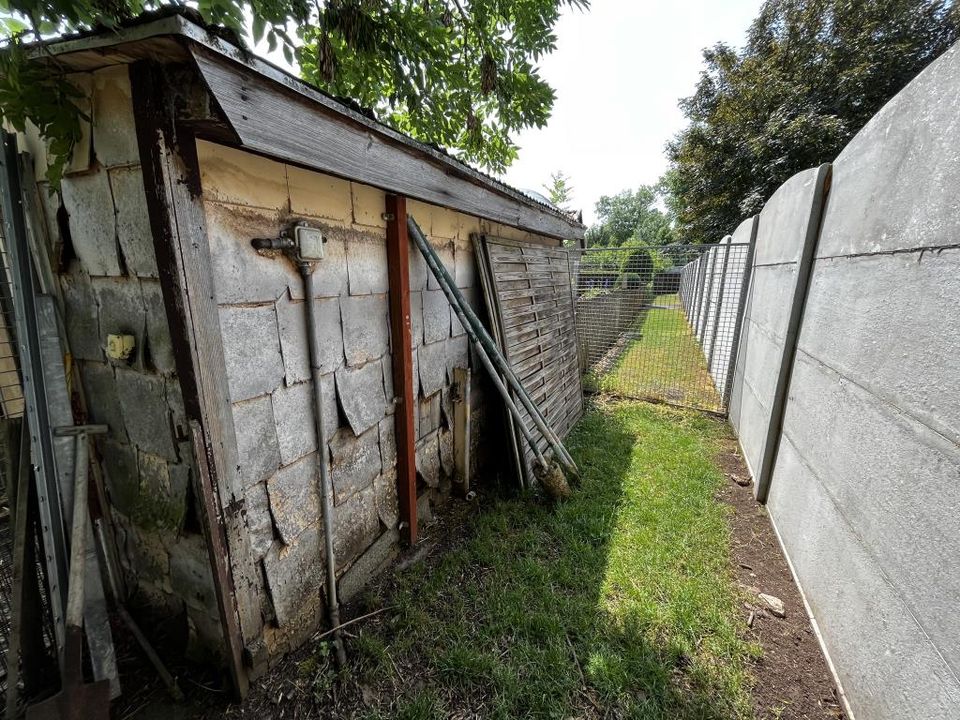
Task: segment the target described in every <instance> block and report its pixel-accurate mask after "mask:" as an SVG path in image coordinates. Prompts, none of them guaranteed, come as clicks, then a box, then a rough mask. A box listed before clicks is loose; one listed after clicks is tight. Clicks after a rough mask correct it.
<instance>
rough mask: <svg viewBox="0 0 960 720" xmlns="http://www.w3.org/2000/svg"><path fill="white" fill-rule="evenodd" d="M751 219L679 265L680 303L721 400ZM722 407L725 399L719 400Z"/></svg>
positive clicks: (745, 274)
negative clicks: (706, 249) (707, 248)
mask: <svg viewBox="0 0 960 720" xmlns="http://www.w3.org/2000/svg"><path fill="white" fill-rule="evenodd" d="M751 229H752V223H750V224H749V226H748V224H747V223H744V225H741V227H740V228H738V229H737V232H736V233H734V235H733V236H732V237H731V236H730V235H727V236H726V237H725V238H724V239H723V240H722V241H720V243H719V244H718V245H716V246H715V247H713V248H711V249H710V250H708V251H707V252H705V253H703V254H702V255H700V256H699V257H698V258H697V259H696V260H691V261H690V262H688V263H687V264H686V265H684V266H683V273H682V274H681V276H680V288H679V289H680V304H681V305H682V306H683V310H684V312H685V313H686V316H687V320H688V322H689V323H690V328H691V330H692V331H693V334H694V337H696V338H697V342H699V343H700V347H701V348H702V349H703V355H704V358H705V359H706V361H707V369H708V370H709V371H710V377H711V378H713V383H714V385H715V386H716V388H717V392H718V393H719V394H720V395H721V397H723V398H724V399H726V397H727V390H728V387H727V385H728V378H729V377H730V374H731V372H732V370H733V368H732V367H731V362H732V361H733V360H734V359H735V356H734V353H735V348H736V345H737V340H738V337H739V333H740V323H739V318H740V317H741V314H742V310H743V308H742V307H741V302H740V300H741V290H742V288H743V284H744V280H745V279H747V280H749V272H750V254H751V250H752V245H751V243H752V241H753V235H752V233H751ZM722 404H723V406H724V407H726V402H723V403H722Z"/></svg>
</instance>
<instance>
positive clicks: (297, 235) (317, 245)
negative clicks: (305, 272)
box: [294, 225, 324, 261]
mask: <svg viewBox="0 0 960 720" xmlns="http://www.w3.org/2000/svg"><path fill="white" fill-rule="evenodd" d="M294 239H295V240H296V242H297V252H298V253H299V254H300V259H301V260H307V261H311V260H322V259H323V242H324V240H323V233H322V232H320V231H319V230H318V229H317V228H312V227H308V226H306V225H297V227H296V229H295V230H294Z"/></svg>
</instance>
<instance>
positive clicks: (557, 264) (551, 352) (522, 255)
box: [481, 236, 583, 479]
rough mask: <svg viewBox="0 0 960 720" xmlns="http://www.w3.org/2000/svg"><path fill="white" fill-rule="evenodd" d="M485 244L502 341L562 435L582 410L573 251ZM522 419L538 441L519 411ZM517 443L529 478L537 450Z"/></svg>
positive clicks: (492, 301)
mask: <svg viewBox="0 0 960 720" xmlns="http://www.w3.org/2000/svg"><path fill="white" fill-rule="evenodd" d="M481 245H482V250H483V251H482V254H483V255H484V256H485V259H486V263H487V268H486V269H487V271H488V280H489V285H490V286H491V287H490V288H489V289H490V293H489V294H490V297H488V300H487V305H488V308H489V309H490V314H491V317H492V320H493V322H494V323H495V324H496V326H497V327H496V329H497V330H498V333H496V334H497V335H499V337H498V338H497V339H498V341H499V342H500V344H501V347H502V350H503V351H504V355H505V356H506V358H507V360H509V361H510V364H511V365H512V366H513V368H514V371H515V372H516V373H517V375H518V376H519V378H520V381H521V383H522V384H523V386H524V388H526V390H527V392H528V393H529V394H530V397H531V398H532V399H533V402H534V403H535V404H536V406H537V407H538V408H539V409H540V412H541V413H543V415H544V417H545V418H546V420H547V422H548V423H549V424H550V426H551V427H552V428H553V429H554V430H555V431H556V433H557V435H559V436H560V437H561V438H564V437H566V436H567V434H568V433H569V432H570V429H571V428H572V427H573V426H574V424H575V423H576V422H577V420H578V419H579V418H580V415H581V414H582V412H583V390H582V387H581V385H580V367H579V363H578V359H577V333H576V322H575V316H574V304H573V291H572V287H573V284H572V281H571V263H570V257H569V253H568V252H567V250H566V249H564V248H561V247H547V246H543V245H532V244H527V243H521V242H515V241H512V240H505V239H502V238H494V237H490V236H483V238H482V243H481ZM518 405H519V403H518ZM521 414H522V417H523V420H524V424H525V425H526V426H527V427H528V428H529V429H530V431H531V434H532V435H533V436H534V437H538V438H539V435H540V433H539V432H538V431H537V429H536V426H535V425H534V424H533V421H532V420H531V418H530V417H529V416H528V415H527V413H526V411H525V410H524V409H523V408H522V407H521ZM518 442H519V443H520V447H521V448H522V450H523V455H524V459H525V462H524V466H525V467H524V471H525V473H526V476H527V478H528V479H529V478H531V477H532V475H531V472H530V471H531V461H532V458H533V452H532V451H531V450H530V448H529V447H528V446H527V445H526V443H525V442H523V441H522V439H518ZM539 445H540V448H541V451H543V452H546V450H547V447H548V445H547V442H546V440H544V439H543V438H540V439H539Z"/></svg>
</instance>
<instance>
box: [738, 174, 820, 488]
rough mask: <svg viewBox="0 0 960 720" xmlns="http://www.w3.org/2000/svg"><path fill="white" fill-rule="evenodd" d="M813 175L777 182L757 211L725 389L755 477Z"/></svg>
mask: <svg viewBox="0 0 960 720" xmlns="http://www.w3.org/2000/svg"><path fill="white" fill-rule="evenodd" d="M816 176H817V171H816V169H811V170H804V171H803V172H801V173H798V174H797V175H794V176H793V177H792V178H790V179H789V180H787V182H785V183H784V184H783V185H781V186H780V188H779V189H778V190H777V191H776V192H775V193H774V194H773V197H771V198H770V200H769V201H767V204H766V205H765V206H764V208H763V210H762V211H761V212H760V219H759V222H758V228H757V237H756V246H755V249H754V256H753V270H752V274H751V278H750V286H749V289H748V296H747V304H746V308H745V311H744V317H743V320H742V329H741V333H740V343H739V349H738V355H737V368H736V372H735V373H734V377H733V384H732V387H731V393H730V420H731V422H732V423H733V427H734V429H735V430H736V431H737V435H738V436H739V438H740V446H741V448H742V449H743V455H744V458H745V460H746V462H747V466H748V467H749V468H750V472H751V473H752V474H753V475H754V477H756V476H757V473H758V472H759V471H760V463H761V458H762V456H763V452H764V444H765V441H766V432H767V427H768V426H769V424H770V422H771V410H772V406H773V400H774V395H775V389H776V384H777V377H778V376H779V374H780V364H781V363H780V358H781V356H782V354H783V343H784V338H785V335H786V331H787V323H788V320H789V317H790V308H791V304H792V299H793V295H794V291H795V289H796V284H797V271H798V261H799V259H800V254H801V251H802V249H803V244H804V239H805V237H806V234H807V227H808V223H809V219H810V209H811V207H812V205H813V201H814V194H815V192H816ZM740 227H741V228H743V227H744V226H743V225H741V226H740Z"/></svg>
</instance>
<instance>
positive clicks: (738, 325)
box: [723, 213, 760, 408]
mask: <svg viewBox="0 0 960 720" xmlns="http://www.w3.org/2000/svg"><path fill="white" fill-rule="evenodd" d="M759 224H760V215H759V213H758V214H756V215H754V216H753V223H752V226H751V228H750V244H749V245H748V246H747V257H746V259H745V260H744V263H743V275H742V277H741V278H740V299H739V300H738V302H737V316H736V320H734V325H733V344H732V345H731V346H730V357H729V358H728V360H727V374H726V379H725V380H724V383H723V407H725V408H729V407H730V394H731V392H732V391H733V376H734V373H735V372H736V369H737V358H738V357H739V355H740V336H741V334H742V332H743V320H744V315H746V312H747V297H748V296H749V293H750V279H751V277H752V276H753V252H754V249H755V248H756V246H757V228H758V227H759Z"/></svg>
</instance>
